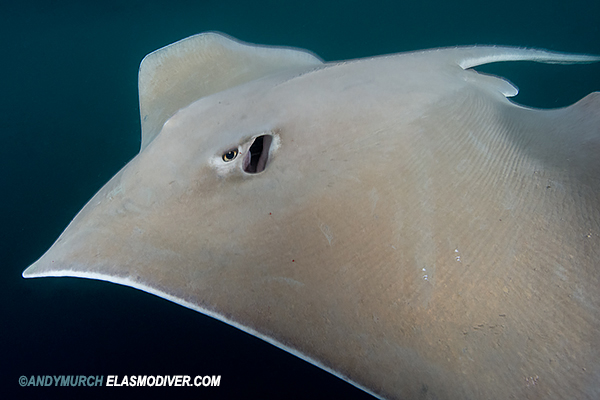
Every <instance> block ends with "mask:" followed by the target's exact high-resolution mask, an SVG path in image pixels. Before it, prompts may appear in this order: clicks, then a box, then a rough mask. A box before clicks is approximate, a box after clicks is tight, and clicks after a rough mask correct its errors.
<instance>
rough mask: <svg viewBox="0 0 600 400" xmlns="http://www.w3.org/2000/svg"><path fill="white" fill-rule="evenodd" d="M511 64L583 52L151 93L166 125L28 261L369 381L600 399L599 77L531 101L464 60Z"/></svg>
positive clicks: (385, 393)
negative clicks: (160, 302)
mask: <svg viewBox="0 0 600 400" xmlns="http://www.w3.org/2000/svg"><path fill="white" fill-rule="evenodd" d="M211 35H215V34H211ZM215 40H225V41H227V40H229V39H224V38H223V37H219V38H217V39H215ZM236 45H240V44H239V43H237V42H236ZM192 47H193V46H192ZM246 47H247V46H246ZM196 50H198V49H196ZM200 50H202V49H201V48H200ZM211 51H212V50H211ZM286 51H291V50H286ZM292 52H293V51H292ZM211 54H212V53H211ZM290 54H293V53H290ZM303 54H305V55H306V53H303ZM166 57H167V58H168V55H167V56H166ZM292 57H294V56H292ZM302 57H304V56H302ZM544 57H545V58H544ZM561 57H562V58H561ZM512 59H534V60H539V61H544V60H545V61H549V60H551V59H555V60H556V61H560V62H566V61H569V60H570V61H593V58H587V59H584V58H581V59H577V58H576V57H575V56H573V57H571V58H569V56H566V55H562V54H554V55H552V54H550V53H541V52H535V51H531V52H528V51H527V50H519V49H516V50H515V49H510V48H477V47H473V48H458V49H445V50H433V51H426V52H417V53H407V54H399V55H394V56H386V57H378V58H370V59H363V60H357V61H350V62H342V63H328V64H321V63H320V61H319V60H318V59H316V58H310V57H308V58H303V60H305V61H302V62H300V63H296V62H291V65H286V66H285V67H282V68H277V71H270V72H268V73H263V74H261V73H258V79H255V78H254V77H253V78H252V79H248V82H246V83H240V84H239V85H224V86H223V87H222V88H219V89H222V90H218V91H216V92H215V91H209V92H210V93H207V95H206V96H204V97H201V96H200V97H201V98H199V100H197V101H195V102H193V103H191V104H190V103H189V101H188V100H185V101H184V103H186V104H184V105H181V104H179V103H180V101H178V99H177V98H176V96H175V97H173V96H174V94H173V93H171V94H165V93H166V92H165V91H161V90H159V91H158V92H157V94H154V95H152V96H150V98H149V99H147V101H148V102H147V103H146V106H145V107H144V106H142V119H144V110H150V111H149V112H152V111H151V110H153V109H155V108H156V109H158V108H160V107H159V106H160V104H159V103H160V96H161V94H164V95H165V97H166V99H165V102H167V103H169V104H171V106H170V108H169V109H170V110H171V111H169V112H165V113H164V115H163V117H161V118H159V119H158V120H157V121H158V122H156V123H159V124H160V123H164V126H162V128H161V129H160V133H159V134H158V135H154V136H153V137H152V138H147V139H146V141H145V142H143V143H144V147H143V151H141V152H140V154H139V155H138V156H137V157H136V158H135V159H133V160H132V161H131V162H130V163H129V164H128V165H127V166H126V167H125V168H124V169H123V170H121V171H120V172H119V173H118V174H117V175H116V176H115V177H114V178H113V179H112V180H111V181H110V182H109V183H107V185H106V186H105V187H104V188H102V189H101V190H100V192H99V193H98V194H96V196H95V197H94V198H93V199H92V200H90V202H89V203H88V205H86V207H85V208H84V209H83V210H82V211H81V212H80V214H79V215H78V216H77V217H76V218H75V219H74V221H73V222H72V223H71V225H70V226H69V227H68V228H67V229H66V230H65V232H64V233H63V234H62V235H61V237H60V238H59V239H58V241H57V242H56V243H55V244H54V246H53V247H52V248H51V249H50V250H49V251H48V252H47V253H46V254H45V255H44V256H43V257H42V258H41V259H40V260H39V261H37V262H36V263H35V264H33V265H32V266H31V267H30V268H28V269H27V270H26V271H25V272H24V276H25V277H37V276H80V277H86V278H94V279H103V280H107V281H111V282H116V283H120V284H126V285H129V286H133V287H136V288H139V289H142V290H145V291H148V292H151V293H155V294H157V295H159V296H162V297H165V298H167V299H169V300H172V301H175V302H177V303H179V304H182V305H185V306H187V307H190V308H193V309H196V310H198V311H200V312H203V313H206V314H208V315H211V316H214V317H216V318H219V319H221V320H224V321H226V322H228V323H231V324H232V325H234V326H236V327H238V328H240V329H244V330H246V331H249V332H251V333H253V334H255V335H257V336H259V337H261V338H263V339H265V340H268V341H269V342H271V343H274V344H275V345H277V346H279V347H282V348H284V349H286V350H288V351H291V352H293V353H294V354H297V355H299V356H301V357H303V358H305V359H307V360H309V361H310V362H313V363H315V364H317V365H319V366H321V367H323V368H325V369H327V370H330V371H331V372H333V373H335V374H336V375H338V376H341V377H342V378H344V379H346V380H348V381H350V382H351V383H353V384H355V385H357V386H359V387H361V388H363V389H365V390H367V391H369V392H371V393H373V394H375V395H377V396H380V397H382V398H390V399H412V398H424V399H455V398H463V399H481V398H489V399H505V398H531V399H536V398H540V399H542V398H543V399H560V398H590V399H591V398H596V397H598V396H600V386H599V384H598V382H600V354H599V351H600V349H599V348H598V346H597V345H596V344H597V343H600V333H599V332H600V311H599V310H600V294H599V289H598V287H600V272H599V271H598V268H599V265H600V157H599V156H600V154H599V153H600V94H599V93H592V94H590V95H589V96H587V97H585V98H584V99H582V100H581V101H579V102H578V103H576V104H574V105H572V106H570V107H567V108H563V109H557V110H533V109H526V108H523V107H520V106H517V105H515V104H513V103H511V102H510V101H509V100H507V99H506V97H505V95H514V94H515V93H516V90H515V88H514V87H513V86H512V85H510V84H509V83H508V82H506V81H503V80H501V79H499V78H496V77H490V76H485V75H480V74H477V73H476V72H474V71H471V70H464V69H463V68H468V67H470V66H473V65H478V64H481V63H484V62H489V61H501V60H512ZM306 60H308V61H306ZM150 61H152V60H150ZM143 67H144V66H143V65H142V71H141V75H142V72H143ZM574 68H576V67H574ZM156 77H157V79H158V77H159V75H156ZM140 91H141V92H142V88H141V89H140ZM144 101H145V100H144V97H143V96H142V105H144ZM179 108H182V109H181V110H179V111H177V110H178V109H179ZM171 114H172V116H171ZM163 119H164V120H165V121H166V122H165V121H163ZM156 129H157V128H156V127H152V128H151V130H153V132H155V131H156ZM260 135H270V136H271V137H272V138H273V140H272V142H271V143H270V147H269V149H268V151H269V153H268V158H267V162H266V165H265V170H264V171H262V172H260V173H257V174H249V173H246V172H244V170H243V159H244V156H245V155H246V154H247V152H248V151H249V147H250V145H251V144H252V142H253V140H254V138H256V137H257V136H260ZM231 149H235V150H237V152H238V154H237V156H236V157H235V158H234V159H233V160H232V161H228V162H225V161H224V160H223V154H226V153H227V152H228V151H230V150H231Z"/></svg>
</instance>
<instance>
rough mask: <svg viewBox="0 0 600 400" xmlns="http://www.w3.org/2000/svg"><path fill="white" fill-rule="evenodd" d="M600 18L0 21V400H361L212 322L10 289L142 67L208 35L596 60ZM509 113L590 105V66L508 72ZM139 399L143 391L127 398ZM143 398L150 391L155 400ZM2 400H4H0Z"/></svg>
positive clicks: (58, 4) (338, 50) (418, 5)
mask: <svg viewBox="0 0 600 400" xmlns="http://www.w3.org/2000/svg"><path fill="white" fill-rule="evenodd" d="M599 27H600V3H599V2H597V1H592V0H588V1H585V0H570V1H563V2H557V1H548V0H545V1H529V0H519V1H516V0H514V1H502V2H485V1H481V0H480V1H462V2H450V1H447V0H443V1H442V0H431V1H415V2H414V3H411V2H403V1H399V0H395V1H390V2H378V1H364V2H361V1H344V2H328V1H323V0H318V1H313V0H306V1H301V2H284V1H281V0H278V1H261V0H255V1H247V2H236V1H227V0H218V1H191V0H189V1H178V2H176V1H172V0H165V1H152V0H146V1H128V2H122V1H110V0H109V1H102V2H81V1H73V2H66V1H40V2H13V3H11V4H4V5H3V7H2V12H1V14H0V37H1V38H2V48H1V51H2V55H1V62H0V76H1V77H2V80H1V81H2V86H1V88H2V94H1V96H0V102H1V108H0V110H1V113H0V138H1V145H0V167H1V168H0V183H1V185H0V188H1V193H0V194H1V196H0V201H1V202H2V203H1V207H0V210H1V211H2V213H1V217H0V218H1V223H0V228H1V235H2V236H1V238H0V256H1V258H0V268H1V269H0V273H1V274H2V276H1V278H0V296H1V297H0V299H1V301H0V312H1V314H0V315H1V317H2V319H1V321H2V322H1V325H0V378H1V381H0V393H3V395H1V396H2V398H40V399H54V398H74V397H80V398H81V397H82V396H102V397H103V398H106V397H118V398H129V397H131V396H141V395H146V394H148V395H152V394H161V395H163V396H176V397H191V396H194V397H197V398H215V399H217V398H219V399H220V398H242V397H244V398H247V397H250V398H258V397H260V398H264V399H269V398H272V399H278V398H287V399H292V398H297V399H300V398H324V397H329V398H345V399H349V398H354V399H358V398H363V399H365V398H370V396H368V395H366V394H364V393H363V392H361V391H360V390H358V389H355V388H354V387H352V386H350V385H348V384H346V383H344V382H343V381H341V380H339V379H338V378H335V377H333V376H331V375H329V374H328V373H326V372H323V371H321V370H319V369H318V368H315V367H312V366H311V365H309V364H307V363H305V362H304V361H301V360H299V359H297V358H295V357H294V356H291V355H288V354H287V353H285V352H283V351H280V350H278V349H276V348H274V347H273V346H271V345H269V344H266V343H263V342H262V341H260V340H258V339H255V338H254V337H251V336H249V335H247V334H245V333H242V332H239V331H237V330H236V329H234V328H231V327H229V326H227V325H225V324H223V323H221V322H218V321H215V320H212V319H210V318H208V317H205V316H203V315H201V314H198V313H196V312H193V311H190V310H187V309H185V308H183V307H181V306H178V305H175V304H172V303H170V302H168V301H166V300H162V299H159V298H157V297H154V296H152V295H149V294H146V293H143V292H140V291H137V290H134V289H131V288H126V287H121V286H118V285H113V284H109V283H105V282H96V281H91V280H83V279H72V278H68V279H67V278H65V279H35V280H24V279H22V278H21V272H22V270H23V269H25V268H26V267H27V266H28V265H29V264H30V263H32V262H33V261H35V260H36V259H37V258H38V257H39V256H41V255H42V254H43V252H44V251H45V250H47V248H48V247H49V246H50V245H51V244H52V243H53V242H54V240H55V239H56V238H57V237H58V235H59V234H60V233H61V232H62V230H63V229H64V228H65V227H66V225H67V224H68V223H69V221H70V220H71V219H72V218H73V217H74V215H75V214H76V213H77V211H79V209H80V208H81V207H82V206H83V205H84V204H85V203H86V202H87V200H88V199H89V198H90V197H91V196H92V195H93V194H94V193H95V192H96V191H97V190H98V189H99V188H100V187H101V186H102V185H103V184H104V183H106V182H107V181H108V180H109V179H110V178H111V177H112V176H113V175H114V174H115V173H116V172H117V171H118V170H119V169H120V168H122V167H123V166H124V165H125V164H126V163H127V162H128V161H129V160H130V159H131V158H132V157H134V156H135V155H136V153H137V151H138V149H139V144H140V126H139V110H138V99H137V69H138V65H139V62H140V61H141V59H142V58H143V56H144V55H145V54H147V53H149V52H151V51H153V50H155V49H157V48H159V47H162V46H164V45H166V44H169V43H171V42H174V41H176V40H179V39H182V38H184V37H186V36H189V35H192V34H195V33H198V32H203V31H207V30H218V31H222V32H225V33H228V34H230V35H232V36H234V37H237V38H239V39H242V40H244V41H248V42H255V43H262V44H278V45H288V46H296V47H303V48H307V49H310V50H312V51H314V52H315V53H317V54H318V55H320V56H321V57H322V58H324V59H325V60H337V59H349V58H357V57H363V56H369V55H377V54H383V53H393V52H400V51H407V50H416V49H421V48H428V47H439V46H449V45H457V44H507V45H519V46H531V47H542V48H549V49H554V50H562V51H571V52H588V53H596V54H600V30H599V29H600V28H599ZM482 70H485V71H488V72H492V73H496V74H503V75H505V76H507V77H508V78H509V79H510V80H511V81H513V82H514V83H516V84H517V85H518V86H519V87H520V89H521V94H520V95H519V96H518V97H517V98H516V100H517V101H518V102H521V103H524V104H528V105H532V106H536V107H558V106H564V105H567V104H570V103H572V102H574V101H576V100H578V99H580V98H581V97H583V96H585V95H586V94H588V93H589V92H591V91H594V90H600V66H598V65H585V66H548V65H540V64H534V63H510V64H505V65H498V66H489V67H485V68H482ZM34 374H36V375H37V374H50V375H58V374H86V375H88V374H90V375H108V374H121V375H123V374H154V375H158V374H188V375H206V374H210V375H213V374H218V375H221V376H222V381H221V386H220V387H219V388H200V389H198V388H194V389H192V390H184V389H182V388H168V389H165V390H157V389H152V390H149V389H145V390H142V389H137V388H129V389H127V388H119V389H116V388H110V389H109V388H102V389H92V388H85V389H72V388H64V389H57V388H21V387H19V385H18V378H19V376H21V375H26V376H30V375H34ZM142 392H143V393H142ZM159 392H160V393H159ZM4 393H6V394H9V396H8V397H5V395H4Z"/></svg>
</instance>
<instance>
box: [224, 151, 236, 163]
mask: <svg viewBox="0 0 600 400" xmlns="http://www.w3.org/2000/svg"><path fill="white" fill-rule="evenodd" d="M237 155H238V151H237V149H231V150H229V151H228V152H226V153H225V154H223V161H225V162H229V161H233V160H235V158H236V157H237Z"/></svg>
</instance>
